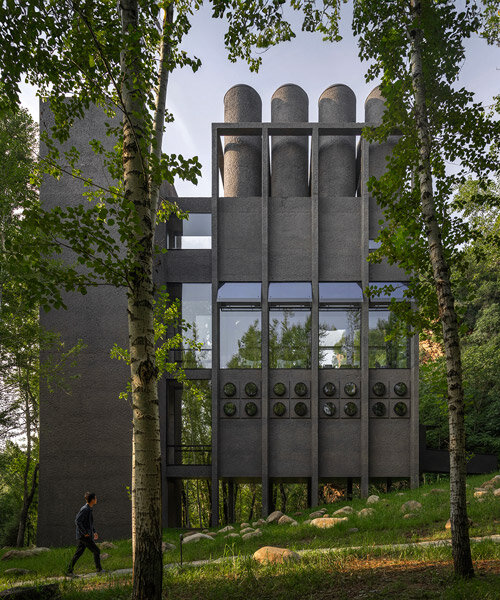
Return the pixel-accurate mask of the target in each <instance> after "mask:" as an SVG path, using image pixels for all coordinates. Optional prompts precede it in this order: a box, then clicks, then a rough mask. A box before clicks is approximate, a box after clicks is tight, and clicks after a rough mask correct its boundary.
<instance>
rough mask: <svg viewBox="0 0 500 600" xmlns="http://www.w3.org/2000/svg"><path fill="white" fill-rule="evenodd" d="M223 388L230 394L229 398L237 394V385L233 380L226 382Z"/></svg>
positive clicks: (225, 392) (226, 393)
mask: <svg viewBox="0 0 500 600" xmlns="http://www.w3.org/2000/svg"><path fill="white" fill-rule="evenodd" d="M223 390H224V394H225V395H226V396H229V398H232V397H233V396H234V395H235V394H236V386H235V385H234V383H231V382H228V383H225V384H224V387H223Z"/></svg>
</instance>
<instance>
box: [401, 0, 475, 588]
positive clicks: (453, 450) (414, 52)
mask: <svg viewBox="0 0 500 600" xmlns="http://www.w3.org/2000/svg"><path fill="white" fill-rule="evenodd" d="M410 6H411V14H412V17H413V20H414V22H417V23H418V19H419V17H420V14H421V11H422V5H421V2H420V0H411V2H410ZM421 44H422V30H421V29H420V28H419V27H418V25H417V26H416V27H415V28H414V29H413V31H412V32H411V56H410V61H411V74H412V86H413V94H414V100H415V117H416V126H417V133H418V140H419V161H418V180H419V184H420V195H421V204H422V214H423V217H424V222H425V226H426V230H427V231H426V233H427V238H428V244H429V256H430V261H431V265H432V271H433V276H434V282H435V285H436V293H437V299H438V304H439V316H440V320H441V323H442V328H443V341H444V349H445V356H446V371H447V373H446V377H447V385H448V415H449V417H448V418H449V426H450V520H451V536H452V553H453V563H454V568H455V573H456V574H457V575H460V576H462V577H471V576H473V574H474V567H473V565H472V558H471V552H470V540H469V523H468V518H467V505H466V493H465V492H466V488H465V484H466V474H467V469H466V460H465V423H464V394H463V387H462V363H461V355H460V338H459V332H458V322H457V314H456V311H455V300H454V297H453V293H452V289H451V283H450V273H449V268H448V265H447V263H446V259H445V256H444V250H443V244H442V240H441V231H440V228H439V223H438V221H437V219H436V212H435V203H434V197H433V190H432V170H431V162H430V153H431V135H430V131H429V121H428V116H427V108H426V95H425V85H424V80H423V71H422V50H421Z"/></svg>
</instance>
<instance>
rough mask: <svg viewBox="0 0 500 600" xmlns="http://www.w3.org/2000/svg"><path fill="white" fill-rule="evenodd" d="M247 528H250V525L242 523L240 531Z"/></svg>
mask: <svg viewBox="0 0 500 600" xmlns="http://www.w3.org/2000/svg"><path fill="white" fill-rule="evenodd" d="M246 527H250V523H242V524H241V525H240V529H245V528H246Z"/></svg>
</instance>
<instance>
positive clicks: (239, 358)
mask: <svg viewBox="0 0 500 600" xmlns="http://www.w3.org/2000/svg"><path fill="white" fill-rule="evenodd" d="M237 343H238V352H237V353H236V354H233V356H232V357H231V359H230V360H229V361H228V363H227V365H226V367H227V368H228V369H245V368H248V369H260V366H261V364H262V360H261V356H262V350H261V346H262V334H261V331H260V322H259V320H258V319H256V320H255V321H254V322H253V323H252V325H250V327H249V328H248V329H247V330H246V332H245V333H244V334H243V335H242V336H241V338H240V339H239V340H237Z"/></svg>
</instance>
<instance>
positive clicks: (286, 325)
mask: <svg viewBox="0 0 500 600" xmlns="http://www.w3.org/2000/svg"><path fill="white" fill-rule="evenodd" d="M269 317H270V318H269V367H270V368H271V369H310V368H311V312H310V311H309V310H304V311H300V310H296V309H286V308H284V309H280V310H271V311H270V313H269Z"/></svg>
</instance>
